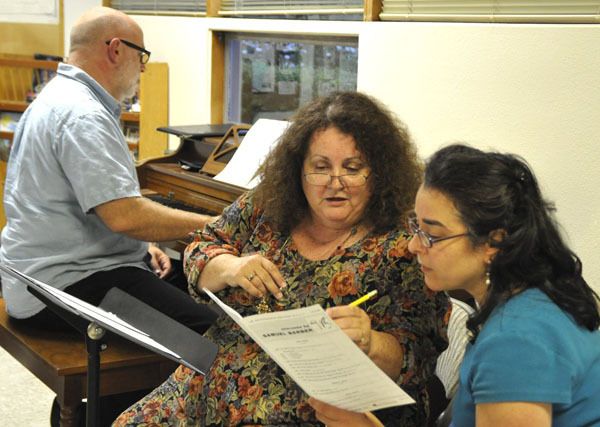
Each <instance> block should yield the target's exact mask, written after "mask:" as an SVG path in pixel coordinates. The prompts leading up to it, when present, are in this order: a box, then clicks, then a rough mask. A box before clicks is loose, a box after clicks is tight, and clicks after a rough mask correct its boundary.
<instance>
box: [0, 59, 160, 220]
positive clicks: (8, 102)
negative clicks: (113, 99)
mask: <svg viewBox="0 0 600 427" xmlns="http://www.w3.org/2000/svg"><path fill="white" fill-rule="evenodd" d="M57 67H58V62H55V61H40V60H33V59H28V58H20V57H10V58H7V57H6V58H5V57H0V113H3V112H12V113H22V112H23V111H25V109H26V108H27V107H28V106H29V103H28V102H27V99H28V97H31V95H32V93H33V89H34V88H33V84H34V82H35V81H38V82H39V81H43V80H44V78H45V76H46V75H47V74H48V72H53V71H55V70H56V68H57ZM168 79H169V75H168V66H167V64H166V63H158V62H151V63H148V64H146V69H145V71H144V72H143V73H142V75H141V78H140V90H139V100H140V110H141V111H140V112H139V113H137V112H123V114H122V115H121V121H122V124H123V128H124V129H127V128H128V127H134V128H137V129H139V142H138V144H137V152H138V156H137V159H138V160H143V159H148V158H151V157H159V156H163V155H164V154H165V151H166V150H167V145H168V135H167V134H165V133H163V132H158V131H157V130H156V128H157V127H160V126H166V125H168V123H169V106H168V95H169V92H168ZM12 138H13V133H12V131H9V130H0V140H9V141H12ZM5 160H6V159H5V158H4V159H0V180H1V182H2V185H3V186H4V178H5V175H6V162H5ZM4 224H5V219H4V209H3V206H2V204H1V203H0V228H1V227H3V226H4Z"/></svg>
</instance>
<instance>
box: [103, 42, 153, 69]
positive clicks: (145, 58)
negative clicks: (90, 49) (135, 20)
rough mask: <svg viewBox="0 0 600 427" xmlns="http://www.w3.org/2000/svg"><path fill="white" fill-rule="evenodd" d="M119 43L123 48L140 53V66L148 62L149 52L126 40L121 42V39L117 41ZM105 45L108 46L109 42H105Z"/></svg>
mask: <svg viewBox="0 0 600 427" xmlns="http://www.w3.org/2000/svg"><path fill="white" fill-rule="evenodd" d="M119 40H120V41H121V43H123V44H124V45H125V46H129V47H130V48H132V49H135V50H137V51H138V52H140V64H146V63H148V61H150V51H149V50H146V49H144V48H143V47H141V46H138V45H137V44H135V43H131V42H129V41H127V40H123V39H119ZM105 43H106V44H110V40H107V41H106V42H105Z"/></svg>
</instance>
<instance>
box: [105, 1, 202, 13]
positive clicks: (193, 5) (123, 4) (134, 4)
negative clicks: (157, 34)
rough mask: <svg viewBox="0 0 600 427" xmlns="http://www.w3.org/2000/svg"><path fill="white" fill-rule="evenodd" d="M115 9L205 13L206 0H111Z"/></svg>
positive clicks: (147, 11) (146, 11)
mask: <svg viewBox="0 0 600 427" xmlns="http://www.w3.org/2000/svg"><path fill="white" fill-rule="evenodd" d="M111 6H112V7H113V8H115V9H119V10H124V11H125V10H126V11H136V12H145V13H161V14H162V13H164V14H169V13H178V12H185V13H200V12H202V13H205V12H206V0H112V1H111Z"/></svg>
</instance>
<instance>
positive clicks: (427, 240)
mask: <svg viewBox="0 0 600 427" xmlns="http://www.w3.org/2000/svg"><path fill="white" fill-rule="evenodd" d="M408 232H409V233H410V235H411V236H415V235H416V236H418V237H419V241H420V242H421V244H422V245H423V246H425V247H426V248H431V247H432V246H433V244H434V243H437V242H441V241H443V240H448V239H454V238H455V237H463V236H468V235H469V233H461V234H453V235H452V236H445V237H431V235H430V234H429V233H427V232H426V231H423V230H421V228H420V227H419V223H418V222H417V217H416V216H415V215H414V214H411V215H410V216H409V217H408Z"/></svg>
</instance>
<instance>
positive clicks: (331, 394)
mask: <svg viewBox="0 0 600 427" xmlns="http://www.w3.org/2000/svg"><path fill="white" fill-rule="evenodd" d="M205 292H206V293H207V295H208V296H209V297H210V298H211V299H212V300H213V301H215V303H217V304H218V305H219V306H220V307H221V308H222V309H223V310H224V311H225V313H227V314H228V315H229V316H230V317H231V318H232V319H233V320H234V321H235V322H236V323H237V324H238V325H240V327H241V328H242V329H243V330H244V331H245V332H246V333H247V334H248V335H250V337H251V338H252V339H254V341H256V343H257V344H259V345H260V346H261V347H262V349H263V350H264V351H265V352H266V353H267V354H268V355H269V356H271V358H272V359H273V360H274V361H275V362H276V363H277V364H278V365H279V366H280V367H281V368H282V369H283V370H284V371H285V372H286V373H287V374H288V375H289V376H290V377H291V378H292V379H293V380H294V381H295V382H296V383H297V384H298V385H299V386H300V387H301V388H302V389H303V390H304V391H305V392H306V393H307V394H308V395H310V396H313V397H316V398H317V399H319V400H322V401H324V402H327V403H330V404H332V405H335V406H338V407H341V408H344V409H348V410H351V411H357V412H366V411H373V410H377V409H382V408H387V407H390V406H398V405H407V404H410V403H414V400H413V399H412V398H411V397H410V396H409V395H408V394H406V392H404V391H403V390H402V389H401V388H400V387H399V386H398V385H397V384H396V383H395V382H394V381H392V380H391V379H390V378H389V377H388V376H387V375H386V374H385V373H384V372H383V371H382V370H381V369H379V367H377V365H375V363H373V361H371V359H369V357H368V356H367V355H365V354H364V353H363V352H362V350H360V348H358V346H357V345H356V344H354V342H352V340H350V338H348V336H347V335H346V334H345V333H344V332H343V331H342V330H341V329H340V328H339V327H338V326H337V325H336V324H335V322H334V321H333V320H331V318H330V317H329V316H327V314H326V313H325V311H324V310H323V308H321V307H320V306H319V305H313V306H310V307H305V308H300V309H294V310H287V311H280V312H274V313H266V314H257V315H254V316H248V317H242V316H240V314H239V313H237V312H236V311H235V310H233V309H232V308H231V307H229V306H227V305H226V304H225V303H223V302H222V301H221V300H220V299H219V298H218V297H217V296H215V295H214V294H213V293H212V292H210V291H209V290H205Z"/></svg>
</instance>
